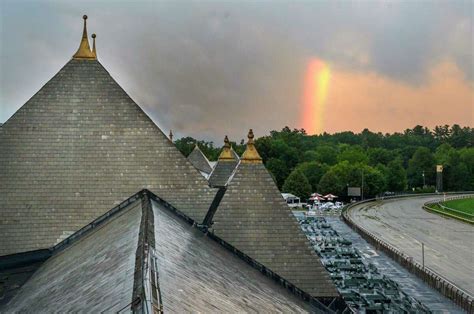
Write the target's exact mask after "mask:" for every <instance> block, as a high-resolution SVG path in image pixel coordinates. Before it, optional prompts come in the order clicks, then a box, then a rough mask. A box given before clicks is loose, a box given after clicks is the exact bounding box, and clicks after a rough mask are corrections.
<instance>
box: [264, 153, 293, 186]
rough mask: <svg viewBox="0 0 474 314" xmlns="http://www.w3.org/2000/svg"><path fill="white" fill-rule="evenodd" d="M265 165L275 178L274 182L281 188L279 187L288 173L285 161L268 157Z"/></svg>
mask: <svg viewBox="0 0 474 314" xmlns="http://www.w3.org/2000/svg"><path fill="white" fill-rule="evenodd" d="M266 167H267V169H268V171H270V173H271V174H272V175H273V177H274V178H275V181H276V184H277V186H278V188H279V189H280V190H281V187H282V186H283V183H284V182H285V179H286V177H287V176H288V174H289V171H288V167H287V166H286V163H285V162H283V161H282V160H280V159H278V158H270V159H269V160H268V161H267V164H266Z"/></svg>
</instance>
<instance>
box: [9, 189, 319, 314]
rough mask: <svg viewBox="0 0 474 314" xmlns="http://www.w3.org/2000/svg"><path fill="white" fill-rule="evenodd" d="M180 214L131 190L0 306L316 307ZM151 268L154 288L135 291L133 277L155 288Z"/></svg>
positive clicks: (90, 309) (80, 308)
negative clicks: (120, 201)
mask: <svg viewBox="0 0 474 314" xmlns="http://www.w3.org/2000/svg"><path fill="white" fill-rule="evenodd" d="M147 212H148V213H150V214H146V213H147ZM184 218H185V219H183V218H182V217H179V215H177V214H176V213H174V212H173V210H170V206H169V204H167V203H166V202H163V201H160V200H159V198H157V197H156V196H154V195H152V194H151V193H149V192H148V191H142V192H139V193H137V194H135V195H134V196H132V197H131V198H130V199H129V200H127V201H126V202H124V203H123V204H121V205H120V206H118V207H116V208H114V209H112V210H111V211H109V212H107V213H106V214H105V215H104V216H102V217H101V218H98V219H97V220H95V221H94V222H93V223H92V224H90V225H89V226H87V227H86V228H83V229H81V230H80V231H78V232H77V233H75V234H74V235H72V236H71V237H70V238H68V239H66V240H65V241H63V242H62V243H61V244H59V245H58V246H56V247H55V248H52V249H51V250H52V251H53V252H54V253H53V256H52V257H50V258H49V259H48V260H46V262H44V263H43V265H41V266H40V268H39V269H38V270H37V271H36V273H34V274H33V276H32V277H31V278H30V280H28V281H27V282H26V284H24V286H22V287H21V288H20V289H19V291H18V293H17V294H16V295H15V296H14V298H13V299H12V300H11V301H10V302H9V303H8V304H7V305H6V306H3V307H1V308H0V312H84V311H86V312H103V311H105V312H117V311H119V310H123V311H126V312H128V311H130V310H137V309H140V307H141V308H143V307H146V306H147V302H148V301H150V303H149V305H150V306H151V307H157V308H160V307H161V308H163V310H164V312H175V313H186V312H219V313H221V312H229V313H230V312H232V313H235V312H282V313H295V312H308V311H315V310H316V308H314V307H313V306H312V305H310V303H309V302H306V301H303V300H302V299H300V298H299V297H297V296H296V295H294V294H292V293H291V292H289V291H288V290H287V289H285V288H284V287H282V286H280V285H279V284H278V283H277V282H275V281H274V280H272V279H270V278H268V277H266V276H264V275H263V274H261V273H260V272H259V271H258V270H256V269H254V268H252V267H250V266H249V265H248V264H247V263H246V262H244V261H243V260H241V259H240V258H239V257H237V256H236V255H234V254H233V253H232V252H230V251H229V250H227V249H226V248H224V247H222V246H221V245H220V244H219V243H217V242H216V241H213V240H212V239H210V238H208V237H207V236H206V234H205V233H203V232H201V231H200V230H198V229H197V228H196V227H193V226H192V225H190V224H189V223H188V222H186V217H185V216H184ZM145 225H148V226H149V229H148V230H147V229H146V228H145ZM149 232H151V233H152V235H151V236H150V234H149ZM146 235H148V236H146ZM140 246H144V247H146V248H147V249H146V250H145V251H143V250H142V249H140ZM142 254H144V255H142ZM140 256H142V257H143V256H145V257H146V258H141V257H140ZM149 258H150V259H149ZM0 261H1V258H0ZM144 261H145V264H146V266H143V264H142V263H143V262H144ZM155 263H156V264H155ZM155 265H156V266H157V267H155ZM142 270H151V273H147V274H144V273H143V272H142ZM155 272H156V274H157V278H158V281H157V284H156V285H155V287H156V291H155V292H156V293H153V291H150V290H146V289H145V292H142V293H144V294H140V293H138V296H139V297H140V298H139V299H138V298H136V296H137V293H136V292H137V290H136V289H137V282H138V283H142V284H143V286H148V287H149V288H148V289H151V290H153V289H154V286H149V283H150V281H151V280H152V279H151V278H153V275H154V274H155ZM154 295H156V296H157V297H155V298H153V296H154ZM143 300H147V301H143ZM148 309H150V307H149V308H148Z"/></svg>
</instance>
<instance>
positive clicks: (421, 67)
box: [0, 1, 473, 142]
mask: <svg viewBox="0 0 474 314" xmlns="http://www.w3.org/2000/svg"><path fill="white" fill-rule="evenodd" d="M469 9H470V10H471V11H469ZM1 12H2V13H1V14H2V24H1V25H2V30H1V42H2V48H1V56H2V58H1V61H0V64H1V95H0V101H1V102H0V103H1V105H0V106H1V110H0V120H5V119H6V118H8V117H9V116H10V115H11V114H12V113H13V112H14V111H15V110H16V109H17V108H18V107H19V106H21V105H22V104H23V103H24V102H25V101H26V100H27V99H28V98H29V97H30V96H31V95H33V94H34V93H35V92H36V91H37V90H38V89H39V88H40V87H41V85H42V84H44V83H45V82H46V81H47V80H48V79H49V78H50V77H51V76H52V75H54V73H55V72H56V71H57V70H59V68H60V67H61V66H62V65H63V64H64V63H65V62H67V60H68V59H69V58H70V56H71V55H72V54H73V53H74V50H75V49H76V46H77V45H78V43H79V38H80V35H81V26H82V25H81V16H82V14H83V13H87V14H88V15H89V17H90V18H89V32H90V33H92V32H97V33H98V38H97V39H98V54H99V60H100V61H101V62H102V63H103V64H104V65H105V66H106V68H107V69H109V71H110V73H111V74H112V75H113V77H114V78H116V79H117V81H118V82H119V83H120V84H121V85H122V86H123V87H124V89H125V90H126V91H127V92H129V94H130V95H131V96H132V98H134V99H135V100H136V101H137V102H138V103H139V104H140V105H141V106H142V107H144V109H145V110H146V111H147V112H148V113H149V114H150V115H151V116H152V118H153V119H154V120H155V122H156V123H157V124H159V126H160V127H162V128H163V130H164V132H165V133H168V130H169V129H170V128H172V129H173V131H174V133H175V134H177V135H178V136H181V135H193V136H197V137H206V138H209V139H213V140H218V141H219V142H220V141H221V138H222V137H223V135H224V134H229V135H230V136H231V137H233V138H234V139H235V140H239V139H240V138H243V137H244V136H245V133H246V130H247V129H248V128H250V127H253V128H254V129H255V131H256V132H257V134H259V135H261V134H263V133H266V132H267V131H268V130H271V129H275V128H280V127H282V126H284V125H287V124H288V125H290V126H294V127H297V126H298V125H299V124H298V123H299V119H300V103H301V93H302V86H303V79H304V73H305V66H306V63H307V62H308V60H309V59H310V58H314V57H318V58H322V59H324V60H326V61H328V62H330V63H331V64H333V65H335V66H337V67H340V68H344V69H346V70H354V71H367V72H376V73H379V74H380V75H383V76H387V77H392V78H393V79H396V80H401V81H406V82H407V83H408V84H420V83H422V82H423V80H424V78H425V77H426V72H427V70H428V68H429V66H430V65H431V64H433V63H436V62H438V61H439V60H444V59H449V60H452V61H453V62H455V63H456V64H458V66H459V68H460V69H461V70H462V71H464V73H465V75H466V76H467V77H468V78H471V79H472V77H473V74H472V49H470V47H471V45H472V4H471V2H469V1H466V2H455V3H452V2H437V3H431V4H430V3H427V2H419V3H413V2H401V3H394V2H372V1H370V2H369V1H367V2H332V1H330V2H321V1H319V2H289V1H288V2H286V1H277V2H250V1H235V2H209V1H207V2H203V1H199V2H188V1H186V2H185V1H173V2H137V3H135V2H134V3H132V2H119V3H115V2H111V1H101V2H86V3H83V2H81V3H77V2H69V3H68V2H66V3H65V2H47V3H43V4H38V3H36V2H32V3H29V2H20V3H18V2H2V4H1Z"/></svg>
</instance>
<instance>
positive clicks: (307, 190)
mask: <svg viewBox="0 0 474 314" xmlns="http://www.w3.org/2000/svg"><path fill="white" fill-rule="evenodd" d="M283 192H285V193H291V194H294V195H296V196H298V197H299V198H300V199H301V200H306V199H308V198H309V196H310V195H311V184H309V181H308V179H307V178H306V176H305V175H304V174H303V172H301V171H300V170H298V169H295V170H293V171H292V172H291V173H290V175H289V176H288V178H287V179H286V180H285V183H284V184H283Z"/></svg>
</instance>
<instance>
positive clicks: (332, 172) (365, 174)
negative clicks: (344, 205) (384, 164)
mask: <svg viewBox="0 0 474 314" xmlns="http://www.w3.org/2000/svg"><path fill="white" fill-rule="evenodd" d="M362 181H363V182H364V195H365V196H367V197H369V196H375V195H377V194H379V193H381V192H383V191H384V190H385V187H386V182H385V178H384V176H383V174H382V173H381V172H380V171H379V170H377V169H374V168H372V167H370V166H367V165H365V164H362V163H355V164H354V163H349V162H348V161H342V162H340V163H338V164H336V165H334V166H332V167H331V168H330V169H329V170H328V171H327V172H326V173H325V174H324V175H323V177H322V178H321V180H320V181H319V185H318V187H319V191H320V193H324V194H325V193H334V194H336V195H338V196H341V195H346V192H347V191H346V189H347V186H358V187H361V186H362Z"/></svg>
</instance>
